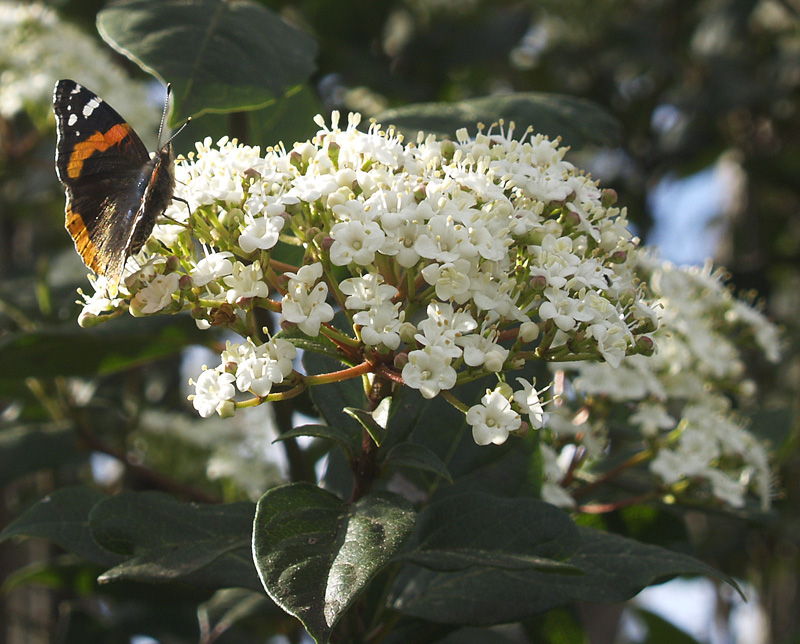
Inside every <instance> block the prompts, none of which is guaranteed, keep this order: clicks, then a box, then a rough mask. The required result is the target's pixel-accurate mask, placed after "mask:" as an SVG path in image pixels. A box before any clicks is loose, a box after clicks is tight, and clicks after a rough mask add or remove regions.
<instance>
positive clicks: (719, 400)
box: [79, 113, 778, 642]
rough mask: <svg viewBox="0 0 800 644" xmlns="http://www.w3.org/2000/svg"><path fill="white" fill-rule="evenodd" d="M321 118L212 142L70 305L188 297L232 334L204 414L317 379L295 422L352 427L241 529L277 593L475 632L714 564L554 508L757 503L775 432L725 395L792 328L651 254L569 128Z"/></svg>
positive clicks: (232, 570)
mask: <svg viewBox="0 0 800 644" xmlns="http://www.w3.org/2000/svg"><path fill="white" fill-rule="evenodd" d="M317 124H318V126H319V128H320V129H319V131H318V132H317V135H316V136H315V137H314V138H313V139H312V140H310V141H306V142H302V143H297V144H295V145H294V146H292V147H291V148H289V149H287V148H285V147H284V146H278V147H276V148H270V149H268V150H267V151H266V152H264V153H262V151H261V150H260V149H259V148H256V147H249V146H245V145H241V144H238V143H237V142H236V141H234V140H229V139H227V138H223V139H221V140H220V141H218V143H217V144H216V145H212V142H211V140H210V139H206V140H205V141H203V142H202V143H198V144H196V149H195V151H194V152H193V153H191V154H189V155H188V156H187V157H186V158H181V159H179V160H178V162H177V164H176V168H175V176H176V182H177V194H176V197H178V198H179V199H176V200H175V201H174V202H173V203H172V204H171V205H170V207H169V208H168V209H167V212H166V213H165V214H166V217H165V219H164V220H163V221H161V222H160V223H159V224H158V225H157V226H156V228H155V229H154V231H153V234H152V236H151V238H150V240H149V241H148V242H147V244H146V245H145V246H144V247H143V248H142V250H141V251H140V252H139V253H138V255H137V256H136V257H133V258H131V260H130V261H129V264H128V267H127V271H126V273H125V275H124V277H123V279H122V281H121V283H120V284H119V287H118V288H113V287H112V285H110V284H108V283H106V281H105V280H104V279H103V278H92V281H93V286H94V293H93V294H91V295H86V294H82V296H83V311H82V313H81V314H80V317H79V322H80V324H81V325H82V326H84V327H88V326H92V325H95V324H97V323H100V322H103V321H105V320H109V319H111V318H114V317H116V316H119V315H121V314H122V313H124V312H125V311H129V312H130V313H131V314H132V315H134V316H137V317H139V316H148V315H164V314H176V313H181V312H186V313H189V314H191V316H192V318H193V319H194V320H195V322H196V324H197V326H198V327H199V328H200V329H202V330H209V331H216V332H217V334H219V337H221V338H222V339H224V340H225V344H224V348H222V347H221V346H220V349H221V350H220V351H219V359H218V360H217V361H215V362H214V363H213V364H211V365H209V366H206V367H204V368H203V369H202V370H201V371H200V372H199V373H196V374H194V375H193V377H192V380H191V381H190V383H191V385H192V386H193V393H191V395H189V400H191V403H192V406H193V408H194V409H195V410H196V412H197V413H198V414H199V415H200V416H202V417H205V418H208V417H211V416H219V417H221V418H228V417H231V416H234V415H236V414H237V412H239V411H240V410H243V409H246V408H251V407H257V406H260V405H262V404H264V403H270V402H277V401H287V400H289V399H292V398H295V397H297V396H300V395H301V394H304V393H306V392H308V393H310V394H311V400H312V401H313V402H314V403H315V405H316V408H317V412H318V413H319V416H320V418H321V422H320V423H319V424H312V425H302V426H299V427H294V428H292V429H290V430H288V431H287V430H285V429H284V430H283V434H282V435H281V436H280V437H279V438H280V439H281V440H291V439H294V438H296V437H299V436H312V437H315V438H317V439H322V440H323V441H331V442H332V443H333V444H336V445H337V447H338V448H341V449H340V450H339V451H337V450H335V449H334V450H331V451H330V452H329V454H328V460H327V466H326V469H325V472H324V474H323V476H322V478H321V479H320V481H319V485H314V484H312V483H310V482H297V481H295V482H292V483H289V484H288V485H284V486H278V487H273V488H271V489H269V490H267V491H266V492H265V493H264V494H263V495H262V496H261V497H260V499H259V501H258V505H257V507H256V511H255V521H254V523H253V524H252V534H251V535H248V536H250V537H251V539H252V558H253V561H254V563H255V570H256V571H257V573H258V577H259V580H260V583H261V585H263V588H265V589H266V591H267V592H268V594H269V596H270V597H271V598H272V600H274V601H275V602H276V603H277V604H278V605H280V606H281V607H282V608H283V609H284V610H286V611H287V612H289V613H290V614H292V615H295V616H296V617H298V618H299V619H300V620H301V622H302V623H303V625H304V626H305V628H306V629H307V631H308V632H309V633H310V634H311V635H312V636H313V637H314V638H315V639H316V641H317V642H325V641H328V640H329V638H331V637H345V638H346V637H352V638H355V639H358V638H361V639H359V640H358V641H362V640H363V641H373V640H374V641H379V640H380V639H381V637H383V635H382V634H385V633H386V632H388V631H389V630H391V629H392V628H393V625H394V624H396V621H397V620H398V619H399V618H400V616H403V617H406V618H416V619H421V620H426V621H427V622H429V623H437V624H448V625H451V626H452V625H472V626H486V625H492V624H498V623H505V622H513V621H517V620H522V619H526V618H527V617H530V616H532V615H535V614H537V613H540V612H543V611H546V610H548V609H550V608H553V607H555V606H559V605H562V604H565V603H569V602H572V601H576V600H577V601H596V599H597V598H598V597H600V596H602V597H603V598H604V599H605V600H607V601H622V600H624V599H627V598H629V597H631V596H632V595H633V594H635V593H636V592H638V590H640V589H641V588H642V587H644V586H646V585H648V584H650V583H653V582H655V581H656V580H657V579H662V578H664V577H665V576H670V575H674V574H679V573H683V572H689V573H706V574H717V573H715V571H713V570H712V569H710V568H708V567H706V566H705V565H704V564H701V563H700V562H699V561H696V560H693V559H691V558H689V557H684V556H682V555H677V554H676V553H671V552H669V551H666V550H663V549H660V548H658V547H657V546H652V545H646V544H641V543H637V542H634V541H631V540H628V539H625V538H623V537H619V536H617V535H609V534H607V533H605V532H602V531H598V530H592V529H588V528H585V527H579V526H577V525H576V524H575V523H573V521H572V520H571V518H570V517H569V516H568V515H567V514H565V513H564V512H562V511H560V510H557V509H556V508H554V507H553V505H560V506H562V507H566V508H569V509H575V510H578V511H580V512H583V513H598V514H602V513H605V512H611V511H615V510H619V509H622V508H624V507H626V506H628V505H631V504H636V503H645V502H651V501H659V502H663V501H666V502H668V503H674V502H675V501H676V500H681V501H686V502H687V503H696V502H698V501H699V502H701V503H703V504H705V505H707V506H712V507H714V506H718V505H727V506H729V507H742V506H743V505H744V504H745V500H746V497H747V494H748V492H751V491H752V492H755V493H756V494H757V495H760V497H761V506H762V508H763V509H765V508H766V507H767V506H768V502H769V498H770V495H771V479H770V471H769V464H768V460H767V452H766V449H765V446H764V445H762V444H761V443H760V442H759V441H758V440H757V439H756V438H755V437H754V436H753V435H752V434H750V433H749V431H748V429H747V427H746V423H745V421H744V420H743V419H741V418H739V417H738V416H737V415H736V414H735V413H734V412H733V411H732V407H731V405H732V401H735V400H738V399H737V396H739V395H740V394H744V393H747V392H750V393H752V389H753V388H752V386H751V385H750V384H748V381H746V379H745V378H744V363H743V362H742V359H741V350H742V349H743V347H744V346H745V345H746V344H748V343H750V344H754V345H755V346H757V347H758V348H759V349H760V350H761V351H763V352H766V353H767V356H768V357H769V358H770V359H775V358H777V353H778V341H777V332H776V330H775V328H774V327H773V326H772V325H771V324H770V323H769V322H767V320H766V319H765V318H764V316H763V315H761V314H760V313H759V312H758V311H757V310H756V309H755V308H754V307H752V306H751V305H750V304H747V303H745V302H740V301H739V300H736V299H735V298H734V297H733V296H732V295H731V294H730V292H729V291H728V290H727V289H726V288H725V287H724V285H723V284H722V282H721V281H720V279H719V276H718V275H717V274H713V275H712V274H710V273H709V272H708V271H705V272H702V271H700V272H698V271H692V270H688V271H682V270H678V269H675V268H674V267H671V266H670V265H668V264H661V263H660V262H658V261H657V260H656V259H654V256H652V255H650V254H647V253H645V252H644V251H642V250H641V249H640V248H639V245H638V240H637V239H636V238H634V237H633V236H632V234H631V233H630V231H629V230H628V228H627V221H626V213H625V210H624V209H620V208H618V207H616V206H615V201H616V195H615V193H614V192H613V191H612V190H603V189H601V188H600V187H599V186H598V184H597V183H596V182H595V181H593V180H592V179H591V178H590V177H589V176H587V175H586V174H584V173H582V172H580V171H579V170H578V169H576V168H575V167H574V166H573V165H572V164H571V163H570V162H568V161H566V160H565V154H566V151H567V150H566V149H565V148H563V147H560V146H559V143H558V142H557V141H551V140H549V139H548V138H546V137H543V136H540V135H535V134H533V133H532V131H531V130H527V131H525V132H524V133H523V134H522V136H515V132H514V127H513V125H512V126H510V127H507V128H506V127H505V126H504V124H503V123H500V124H499V125H495V126H493V127H492V128H489V129H488V130H486V129H485V128H483V127H480V126H479V127H478V131H477V132H475V133H470V132H468V131H467V130H459V131H458V132H457V133H456V140H455V141H450V140H438V139H436V138H435V137H434V136H426V135H424V134H420V135H419V136H418V137H417V139H416V140H414V141H410V142H406V141H404V140H403V138H402V137H401V136H400V135H398V134H396V133H395V132H394V131H393V130H391V129H389V130H382V129H381V127H380V126H379V125H378V124H376V123H372V124H370V125H369V126H368V127H366V128H364V129H363V130H362V129H359V127H358V126H359V125H360V117H359V116H358V115H357V114H351V115H350V116H349V118H348V122H347V125H346V127H344V128H342V127H340V123H339V115H338V114H337V113H334V114H333V115H332V118H331V122H330V124H329V125H328V124H326V123H325V122H324V121H323V119H322V118H320V117H318V118H317ZM180 200H185V203H184V202H182V201H180ZM300 350H302V360H301V351H300ZM236 420H238V418H237V419H236ZM206 422H208V421H206ZM619 423H622V424H624V426H625V428H626V429H625V430H624V431H623V432H622V436H623V438H624V440H622V439H620V438H617V437H615V435H614V433H613V428H615V427H616V426H617V425H618V424H619ZM220 431H224V430H220ZM190 434H191V431H183V435H190ZM465 434H466V435H467V436H469V435H470V434H471V439H472V445H469V446H465V443H464V441H463V440H462V439H463V437H464V435H465ZM234 452H235V450H232V451H229V452H228V454H229V457H226V458H228V460H229V461H230V459H231V458H233V459H234V460H235V456H230V455H231V454H233V453H234ZM251 461H252V459H251ZM236 470H237V467H236V466H235V465H231V464H230V463H228V465H226V467H225V471H227V472H235V471H236ZM252 471H253V470H252V462H249V464H248V465H247V467H244V466H243V467H242V469H241V472H240V473H239V475H238V477H237V475H235V474H232V475H231V476H232V478H233V479H234V480H240V479H241V478H242V476H247V475H246V472H252ZM343 472H346V473H347V474H343ZM629 475H632V476H633V477H634V479H635V484H631V483H630V481H629V480H628V478H629ZM257 480H261V478H260V477H256V479H253V480H250V481H240V483H239V484H240V487H241V489H247V490H249V489H252V488H253V485H257ZM444 482H447V483H448V484H450V485H449V486H445V487H442V485H443V483H444ZM256 496H258V495H257V494H256ZM345 499H347V500H345ZM542 500H543V501H546V502H547V503H543V502H542ZM121 503H122V502H120V505H119V506H115V508H116V507H119V508H122V505H121ZM137 503H138V501H137ZM148 503H150V502H148ZM159 503H160V502H159ZM551 504H552V505H551ZM151 511H156V510H151ZM160 511H164V512H167V510H165V509H161V510H160ZM175 511H176V512H177V511H179V510H177V509H176V510H175ZM180 511H181V512H184V511H186V512H188V511H187V510H186V509H185V508H183V509H181V510H180ZM198 512H200V513H201V514H202V513H203V512H210V510H197V509H195V510H192V511H191V512H189V515H188V516H189V517H191V518H190V519H189V518H187V520H189V521H195V520H196V521H200V520H201V517H200V516H199V515H198ZM221 512H223V513H226V512H233V513H234V515H235V516H237V517H238V520H240V521H241V522H242V525H244V524H245V523H247V521H248V520H249V519H251V518H252V515H251V514H248V512H247V509H246V508H245V509H237V510H235V511H234V510H233V508H232V506H223V510H221ZM234 515H231V520H232V517H233V516H234ZM92 516H94V517H97V516H98V515H96V513H95V511H92ZM215 516H216V515H215ZM202 520H203V521H205V519H202ZM93 521H95V523H97V522H99V521H100V519H97V518H95V519H93ZM98 525H99V524H98ZM203 525H205V523H203ZM225 525H226V526H227V525H228V523H227V522H226V523H225ZM248 525H250V524H248ZM225 530H228V528H227V527H226V528H225V529H224V530H223V532H224V531H225ZM201 532H202V537H201V539H200V541H202V543H203V544H206V545H203V546H202V548H201V550H202V551H203V552H205V551H206V550H210V552H212V553H216V554H214V555H213V556H214V557H215V559H214V561H215V562H217V564H216V565H210V564H209V566H210V568H209V569H208V571H207V573H206V574H207V575H210V576H211V577H212V579H213V582H214V587H215V588H216V587H228V586H231V585H244V586H248V585H249V584H252V580H250V582H248V581H247V579H248V575H250V574H251V573H252V572H253V570H252V564H251V563H250V561H249V555H248V556H247V557H245V559H247V560H248V563H247V564H243V565H244V567H243V568H240V567H238V566H241V565H242V564H241V562H240V561H239V560H236V561H234V560H233V559H231V560H230V561H229V562H228V563H229V565H223V564H224V557H225V556H228V554H225V555H224V556H223V555H222V554H221V553H222V551H219V548H223V550H224V548H228V546H227V545H225V544H227V543H228V541H227V540H226V539H233V541H231V543H233V542H236V541H235V539H234V537H237V538H240V537H241V536H242V535H240V534H239V533H238V532H235V531H234V532H233V533H232V534H231V535H229V536H228V537H224V538H223V536H220V537H219V539H220V540H219V541H214V540H213V539H212V540H211V541H208V540H207V537H206V534H207V531H206V528H203V530H202V531H201ZM149 538H150V537H146V538H145V540H148V539H149ZM183 538H185V537H183V536H177V535H176V536H175V539H183ZM209 544H210V545H209ZM156 550H158V549H156ZM148 552H149V551H148ZM158 552H161V551H160V550H158ZM224 552H225V553H228V550H224ZM235 552H238V551H235ZM240 555H241V553H240ZM153 556H155V557H156V558H157V559H159V563H158V566H157V568H158V569H159V570H160V569H161V568H166V570H167V573H165V574H169V575H174V574H177V572H176V570H177V569H175V568H174V567H170V566H169V565H167V564H166V563H164V562H163V561H161V559H160V557H161V556H162V555H161V554H156V553H155V551H154V553H153ZM192 556H193V557H194V556H195V555H192ZM209 556H210V555H209ZM216 557H222V559H219V560H218V559H216ZM234 564H235V565H234ZM389 564H396V565H395V566H389ZM248 566H249V567H248ZM207 568H208V567H207ZM116 570H117V569H112V571H108V572H107V573H105V575H114V574H118V575H122V576H123V577H130V578H135V579H139V580H141V579H142V578H143V576H144V577H145V578H149V577H148V575H151V574H154V573H145V572H142V571H141V570H139V569H138V568H137V569H136V571H135V572H129V571H127V569H126V570H125V571H123V572H119V573H115V572H114V571H116ZM608 570H613V571H614V573H613V575H611V576H609V574H608ZM385 571H389V572H385ZM384 572H385V574H386V575H387V577H385V578H384V577H383V576H382V575H384ZM511 572H513V573H514V574H513V576H512V577H509V576H508V575H509V574H510V573H511ZM105 575H104V576H105ZM220 577H221V578H222V580H224V581H220V579H219V578H220ZM612 577H613V579H612ZM160 578H161V577H159V579H160ZM379 579H382V580H383V581H382V582H381V583H385V584H386V586H385V587H384V588H383V589H381V588H375V593H378V594H379V595H380V598H381V600H380V601H378V602H377V603H375V604H374V606H373V604H370V603H369V601H372V600H371V599H370V600H363V601H362V602H361V603H360V604H359V606H360V608H359V609H358V612H359V614H362V613H363V611H364V610H370V611H372V613H371V615H372V616H371V617H370V620H371V621H370V623H369V624H367V623H366V622H363V623H362V622H361V621H359V620H355V621H353V620H352V619H350V620H347V619H345V620H342V617H343V616H344V615H345V613H347V612H348V610H349V609H350V608H351V606H353V604H354V603H355V602H356V600H357V599H358V598H359V595H360V594H361V593H362V591H365V590H366V589H367V587H371V586H370V585H371V584H376V583H377V580H379ZM729 581H730V580H729ZM554 583H555V584H556V585H555V586H553V584H554ZM455 588H457V589H458V590H457V591H454V590H453V589H455ZM378 594H369V593H368V596H369V597H372V598H373V599H374V598H376V597H378ZM462 597H469V598H470V601H469V602H463V601H461V598H462ZM221 601H222V599H221ZM225 601H227V600H225ZM368 606H373V608H374V610H373V609H372V608H370V609H368V608H367V607H368ZM475 607H478V608H477V609H476V608H475ZM387 611H388V612H387ZM340 620H342V621H341V624H340ZM337 628H338V629H340V631H339V635H333V633H334V629H337ZM369 633H371V634H369Z"/></svg>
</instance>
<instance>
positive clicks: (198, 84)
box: [97, 0, 317, 127]
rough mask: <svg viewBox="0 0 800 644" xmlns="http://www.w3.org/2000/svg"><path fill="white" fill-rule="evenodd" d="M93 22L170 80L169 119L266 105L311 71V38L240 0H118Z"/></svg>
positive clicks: (107, 36) (144, 65)
mask: <svg viewBox="0 0 800 644" xmlns="http://www.w3.org/2000/svg"><path fill="white" fill-rule="evenodd" d="M97 28H98V30H99V31H100V34H101V35H102V37H103V38H104V39H105V40H106V42H108V43H109V44H110V45H111V46H112V47H114V49H116V50H117V51H119V52H120V53H122V54H124V55H125V56H127V57H128V58H130V59H131V60H133V61H134V62H135V63H137V64H138V65H139V66H140V67H142V69H145V70H147V71H149V72H150V73H152V74H154V75H155V76H157V77H159V78H160V79H162V80H168V81H170V82H171V83H172V87H173V96H174V106H173V111H172V113H171V115H170V125H171V126H173V127H174V126H175V125H176V124H178V123H181V122H183V121H185V120H186V118H188V117H190V116H197V115H199V114H203V113H204V112H231V111H241V110H251V109H257V108H260V107H264V106H266V105H268V104H270V103H272V102H274V101H276V100H277V99H278V98H280V97H282V96H283V95H284V94H287V93H289V92H290V91H291V90H292V89H293V88H299V86H300V85H301V84H302V83H304V82H305V80H306V79H307V78H308V77H309V76H310V75H311V73H312V72H313V71H314V58H315V56H316V53H317V45H316V43H315V42H314V41H313V40H312V39H311V38H310V37H309V36H308V35H306V34H305V33H304V32H302V31H300V30H299V29H297V28H296V27H293V26H291V25H289V24H287V23H285V22H284V21H283V20H281V18H280V17H279V16H278V15H277V14H275V13H274V12H272V11H270V10H269V9H267V8H266V7H264V6H262V5H260V4H257V3H254V2H248V1H246V0H228V1H223V0H193V1H192V2H185V1H184V0H122V1H121V2H117V3H115V4H114V5H112V6H110V7H108V8H107V9H104V10H103V11H101V12H100V13H99V14H98V16H97Z"/></svg>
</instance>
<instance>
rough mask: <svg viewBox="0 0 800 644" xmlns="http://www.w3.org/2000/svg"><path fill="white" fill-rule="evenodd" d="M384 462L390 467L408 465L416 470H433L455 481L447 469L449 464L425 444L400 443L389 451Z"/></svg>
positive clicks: (448, 479)
mask: <svg viewBox="0 0 800 644" xmlns="http://www.w3.org/2000/svg"><path fill="white" fill-rule="evenodd" d="M384 462H385V463H386V465H388V466H389V467H401V468H406V467H408V468H411V469H415V470H423V471H425V472H433V473H434V474H436V475H437V476H441V477H442V478H443V479H444V480H445V481H447V482H448V483H452V482H453V479H452V477H451V476H450V472H448V471H447V466H446V465H445V464H444V463H442V459H440V458H439V457H438V456H437V455H436V454H435V453H434V452H432V451H431V450H429V449H428V448H427V447H425V446H424V445H419V444H417V443H399V444H397V445H395V446H394V447H393V448H392V449H391V450H390V451H389V453H388V454H387V455H386V459H385V461H384Z"/></svg>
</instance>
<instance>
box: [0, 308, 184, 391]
mask: <svg viewBox="0 0 800 644" xmlns="http://www.w3.org/2000/svg"><path fill="white" fill-rule="evenodd" d="M110 324H112V325H114V326H117V324H116V322H114V323H110ZM141 327H146V328H141ZM147 327H149V328H147ZM194 339H195V336H194V335H193V334H191V333H187V332H186V331H185V329H183V328H181V327H180V326H179V325H176V324H174V323H173V324H171V325H167V326H165V325H140V329H139V331H138V332H116V330H109V329H103V328H102V327H101V328H94V329H81V328H79V327H78V326H77V324H70V325H69V327H66V326H64V327H60V328H54V329H47V330H43V331H36V332H34V333H25V334H18V335H13V336H8V337H6V338H4V339H3V341H2V342H0V361H2V363H3V365H5V369H4V371H3V374H2V378H3V379H14V380H20V379H24V378H30V377H33V378H52V377H53V376H56V375H68V376H94V375H98V374H100V375H105V374H111V373H117V372H120V371H123V370H125V369H130V368H131V367H135V366H138V365H142V364H146V363H149V362H153V361H155V360H159V359H161V358H165V357H167V356H172V355H175V354H177V353H179V352H180V351H181V350H182V349H183V348H184V347H185V346H187V345H188V344H190V343H191V342H192V341H193V340H194Z"/></svg>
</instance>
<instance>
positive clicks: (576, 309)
mask: <svg viewBox="0 0 800 644" xmlns="http://www.w3.org/2000/svg"><path fill="white" fill-rule="evenodd" d="M544 295H545V297H546V298H547V300H545V301H544V302H542V305H541V306H540V307H539V317H541V318H542V319H543V320H551V319H552V320H553V321H554V322H555V323H556V326H557V327H558V328H559V329H561V330H562V331H571V330H572V329H574V328H575V325H576V324H577V323H578V322H588V321H589V320H591V319H592V318H593V317H594V316H593V313H592V312H590V311H588V310H586V309H583V307H582V306H581V302H580V300H577V299H575V298H572V297H570V296H569V295H567V293H566V292H565V291H562V290H557V289H555V288H546V289H545V291H544Z"/></svg>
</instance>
